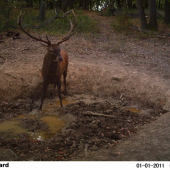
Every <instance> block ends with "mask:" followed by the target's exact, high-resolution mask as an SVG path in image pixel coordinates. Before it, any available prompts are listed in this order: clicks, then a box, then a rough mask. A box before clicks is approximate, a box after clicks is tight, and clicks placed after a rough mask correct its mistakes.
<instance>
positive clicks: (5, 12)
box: [0, 0, 25, 32]
mask: <svg viewBox="0 0 170 170" xmlns="http://www.w3.org/2000/svg"><path fill="white" fill-rule="evenodd" d="M23 5H25V2H24V1H21V2H20V1H17V0H16V1H13V0H10V1H0V32H1V31H2V30H4V29H9V28H15V27H16V26H17V23H16V20H17V16H18V14H19V9H21V8H22V6H23Z"/></svg>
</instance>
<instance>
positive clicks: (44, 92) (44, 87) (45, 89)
mask: <svg viewBox="0 0 170 170" xmlns="http://www.w3.org/2000/svg"><path fill="white" fill-rule="evenodd" d="M47 87H48V83H46V82H43V95H42V99H41V104H40V107H39V110H42V105H43V101H44V98H45V94H46V92H47Z"/></svg>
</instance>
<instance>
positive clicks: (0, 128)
mask: <svg viewBox="0 0 170 170" xmlns="http://www.w3.org/2000/svg"><path fill="white" fill-rule="evenodd" d="M20 119H35V116H29V117H28V115H18V116H17V117H16V118H13V119H11V120H9V121H4V122H2V123H1V124H0V136H1V137H4V138H5V139H11V138H14V139H15V138H19V137H17V136H16V135H18V134H28V135H29V139H34V140H45V139H49V138H52V137H54V136H55V134H56V133H58V132H59V131H60V130H61V129H62V128H63V127H64V125H65V122H63V121H61V120H60V119H59V118H58V117H56V116H43V117H41V118H40V120H41V121H42V122H44V123H46V124H47V125H48V127H49V128H48V130H47V131H40V132H37V133H33V132H28V130H27V129H26V128H24V127H22V126H20Z"/></svg>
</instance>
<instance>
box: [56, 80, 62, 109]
mask: <svg viewBox="0 0 170 170" xmlns="http://www.w3.org/2000/svg"><path fill="white" fill-rule="evenodd" d="M57 89H58V97H59V99H60V106H61V107H63V104H62V99H61V81H60V82H58V83H57Z"/></svg>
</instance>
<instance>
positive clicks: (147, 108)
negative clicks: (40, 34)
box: [0, 15, 170, 161]
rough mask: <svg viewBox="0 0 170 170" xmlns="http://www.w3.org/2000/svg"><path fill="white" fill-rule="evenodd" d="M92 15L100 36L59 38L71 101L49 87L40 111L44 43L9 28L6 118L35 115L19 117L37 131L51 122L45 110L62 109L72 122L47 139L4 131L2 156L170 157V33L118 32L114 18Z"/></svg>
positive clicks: (4, 51)
mask: <svg viewBox="0 0 170 170" xmlns="http://www.w3.org/2000/svg"><path fill="white" fill-rule="evenodd" d="M91 17H97V19H98V20H100V22H99V26H100V27H101V31H100V32H99V33H98V34H97V35H96V34H95V35H93V34H75V35H74V36H73V37H72V38H71V39H70V40H69V41H67V42H64V43H63V44H62V45H61V49H63V50H66V51H67V52H68V54H69V69H68V77H67V91H68V95H67V96H64V95H62V98H63V99H65V100H67V101H70V104H68V105H67V106H64V107H63V108H60V107H59V106H57V105H56V102H57V101H58V97H57V94H56V97H55V98H54V99H52V100H51V99H50V98H51V92H52V86H50V87H49V88H48V92H47V97H46V99H45V101H44V105H43V110H42V111H38V106H39V104H40V100H41V94H42V77H41V74H40V71H41V67H42V62H43V57H44V54H45V51H46V49H45V48H44V47H43V46H42V45H41V44H40V43H38V42H36V41H34V40H32V39H30V38H29V37H27V36H26V35H25V34H23V33H21V35H20V39H15V40H14V39H13V38H12V37H10V38H9V37H6V36H5V34H4V35H3V37H4V42H3V43H0V49H1V51H0V82H1V83H0V96H1V98H0V122H4V121H6V120H10V119H11V118H13V117H16V116H17V115H35V116H36V118H33V119H27V118H25V119H22V120H21V122H22V123H21V126H24V127H26V128H28V129H29V131H30V132H33V131H38V130H42V129H43V130H47V129H48V126H47V125H46V124H44V123H43V122H41V120H40V117H42V116H44V115H56V116H58V117H59V118H60V119H61V120H63V121H64V122H65V123H66V125H65V126H64V128H63V129H61V131H60V133H56V135H55V136H54V137H52V138H49V139H46V140H30V139H29V137H28V135H27V134H19V135H18V136H19V137H20V138H19V139H14V138H12V139H10V140H7V139H5V138H4V137H3V135H2V134H0V135H1V136H0V138H1V142H0V160H6V161H7V160H21V161H30V160H33V161H40V160H41V161H58V160H77V161H79V160H88V161H92V160H100V161H102V160H112V161H114V160H115V161H119V160H123V161H126V160H133V161H135V160H136V161H137V160H141V161H146V160H148V161H151V160H156V161H160V160H163V161H169V160H170V152H169V149H170V148H169V142H170V135H169V133H170V126H169V121H168V120H170V119H169V110H170V91H169V82H170V68H169V65H170V59H169V53H170V46H169V45H170V38H169V37H166V36H163V35H161V36H158V35H157V36H153V37H152V38H151V37H150V38H137V36H135V34H136V32H135V31H134V34H133V35H128V36H127V35H124V34H120V33H115V32H114V31H113V30H112V29H111V28H110V25H109V24H108V22H107V20H108V18H106V17H102V16H96V15H94V16H93V15H91ZM109 19H111V18H109ZM50 39H51V40H52V42H55V41H57V39H58V37H55V36H50ZM94 114H95V115H94ZM5 152H6V154H4V153H5Z"/></svg>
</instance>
